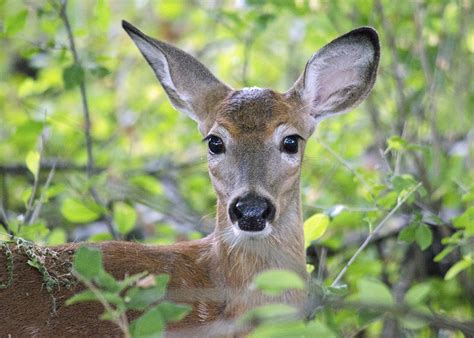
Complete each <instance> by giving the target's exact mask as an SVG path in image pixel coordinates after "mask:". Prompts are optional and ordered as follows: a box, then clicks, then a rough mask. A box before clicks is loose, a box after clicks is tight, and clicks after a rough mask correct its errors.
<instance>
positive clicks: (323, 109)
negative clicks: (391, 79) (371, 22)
mask: <svg viewBox="0 0 474 338" xmlns="http://www.w3.org/2000/svg"><path fill="white" fill-rule="evenodd" d="M379 57H380V45H379V39H378V35H377V32H376V31H375V30H374V29H372V28H370V27H361V28H358V29H355V30H353V31H351V32H349V33H347V34H344V35H342V36H341V37H339V38H337V39H336V40H334V41H332V42H330V43H329V44H327V45H326V46H324V47H323V48H321V49H320V50H319V51H317V52H316V53H315V54H314V55H313V56H312V57H311V59H310V60H309V61H308V63H307V64H306V68H305V70H304V72H303V74H302V75H301V76H300V78H299V79H298V80H297V81H296V83H295V84H294V85H293V87H292V88H291V89H290V90H289V91H288V92H287V94H288V95H290V96H293V97H294V96H296V97H297V98H298V99H299V100H300V104H301V105H302V107H305V109H301V111H306V112H308V113H309V114H310V115H311V116H312V117H313V118H315V121H319V120H322V119H324V118H326V117H328V116H331V115H334V114H340V113H344V112H346V111H348V110H349V109H351V108H354V107H355V106H357V105H358V104H359V103H360V102H361V101H362V100H363V99H365V98H366V97H367V95H368V94H369V93H370V90H371V89H372V87H373V86H374V83H375V78H376V76H377V67H378V63H379Z"/></svg>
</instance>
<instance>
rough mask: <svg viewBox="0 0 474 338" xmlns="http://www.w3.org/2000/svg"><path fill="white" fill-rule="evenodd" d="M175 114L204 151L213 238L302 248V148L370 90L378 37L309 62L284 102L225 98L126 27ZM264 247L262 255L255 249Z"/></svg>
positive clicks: (370, 33)
mask: <svg viewBox="0 0 474 338" xmlns="http://www.w3.org/2000/svg"><path fill="white" fill-rule="evenodd" d="M123 27H124V29H125V30H126V31H127V33H128V34H129V35H130V37H131V38H132V39H133V41H134V42H135V44H136V45H137V47H138V48H139V50H140V51H141V53H142V54H143V56H144V57H145V59H146V60H147V61H148V63H149V64H150V66H151V68H152V69H153V71H154V72H155V74H156V76H157V78H158V80H159V81H160V82H161V84H162V86H163V88H164V89H165V91H166V93H167V94H168V96H169V99H170V100H171V102H172V104H173V105H174V107H175V108H176V109H177V110H180V111H182V112H184V113H186V114H188V115H189V116H190V117H191V118H192V119H194V120H196V121H197V123H198V125H199V130H200V132H201V133H202V135H203V136H204V140H205V141H206V142H207V143H208V147H209V153H208V166H209V173H210V176H211V180H212V184H213V186H214V188H215V190H216V192H217V196H218V207H217V210H218V212H217V220H218V221H217V227H216V231H215V233H217V234H218V235H220V236H221V238H223V239H224V240H225V241H227V243H228V244H230V245H232V246H235V245H245V243H249V242H252V247H253V248H257V249H258V247H261V246H264V244H265V243H268V242H271V243H273V244H276V243H282V240H283V241H284V242H283V243H285V242H287V241H289V240H290V239H295V242H296V243H298V244H297V245H296V250H297V251H298V252H300V253H302V252H303V251H304V248H303V231H302V220H301V206H300V204H301V203H300V192H299V181H300V171H301V163H302V160H303V153H304V148H305V144H306V142H307V140H308V139H309V137H310V136H311V134H312V133H313V131H314V129H315V126H316V125H317V124H318V122H319V121H321V120H322V119H324V118H326V117H329V116H333V115H336V114H340V113H343V112H346V111H348V110H349V109H351V108H353V107H355V106H356V105H358V104H359V103H360V102H361V101H362V100H363V99H364V98H365V97H366V96H367V95H368V94H369V92H370V90H371V89H372V87H373V85H374V82H375V78H376V73H377V66H378V61H379V42H378V37H377V33H376V32H375V31H374V30H373V29H372V28H368V27H362V28H359V29H356V30H353V31H351V32H349V33H347V34H345V35H343V36H341V37H339V38H337V39H336V40H334V41H332V42H331V43H329V44H328V45H326V46H325V47H323V48H322V49H320V50H319V51H318V52H316V53H315V54H314V55H313V56H312V57H311V58H310V60H309V61H308V63H307V64H306V67H305V69H304V72H303V73H302V75H301V76H300V78H299V79H298V80H297V81H296V83H295V84H294V85H293V87H292V88H290V89H289V90H288V91H287V92H286V93H277V92H275V91H273V90H271V89H262V88H256V87H254V88H244V89H241V90H234V89H231V88H230V87H229V86H227V85H225V84H223V83H222V82H220V81H219V80H218V79H217V78H216V77H214V76H213V75H212V74H211V72H210V71H209V70H208V69H207V68H206V67H205V66H204V65H202V64H201V63H200V62H199V61H198V60H196V59H195V58H193V57H192V56H191V55H189V54H187V53H185V52H183V51H181V50H179V49H177V48H175V47H173V46H170V45H169V44H166V43H164V42H161V41H158V40H155V39H152V38H150V37H148V36H146V35H145V34H143V33H142V32H141V31H139V30H138V29H137V28H135V27H134V26H132V25H131V24H129V23H128V22H125V21H124V22H123ZM259 244H261V245H259Z"/></svg>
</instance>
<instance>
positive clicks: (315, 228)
mask: <svg viewBox="0 0 474 338" xmlns="http://www.w3.org/2000/svg"><path fill="white" fill-rule="evenodd" d="M328 225H329V217H328V215H326V214H315V215H313V216H311V217H310V218H308V219H307V220H306V221H305V222H304V238H305V247H308V246H309V245H310V244H311V242H312V241H315V240H317V239H318V238H320V237H321V236H322V235H324V233H325V232H326V229H327V227H328Z"/></svg>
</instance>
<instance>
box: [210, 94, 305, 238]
mask: <svg viewBox="0 0 474 338" xmlns="http://www.w3.org/2000/svg"><path fill="white" fill-rule="evenodd" d="M291 103H292V102H291V100H288V99H287V98H286V97H285V95H282V94H278V93H275V92H273V91H271V90H269V89H260V88H247V89H243V90H239V91H232V92H230V93H229V95H228V96H227V97H226V98H225V99H224V100H223V101H222V103H221V104H220V105H219V106H218V107H217V109H216V113H215V117H213V118H212V122H211V123H209V126H207V127H206V130H205V133H206V138H205V140H206V141H207V143H208V148H209V153H208V163H209V173H210V175H211V179H212V182H213V185H214V188H215V190H216V192H217V194H218V197H219V202H220V203H221V204H223V205H225V209H226V212H225V215H220V217H225V218H226V219H227V221H228V223H230V224H231V226H232V229H233V231H234V233H235V235H237V236H238V235H241V236H248V237H254V238H255V237H257V238H258V237H264V236H266V235H267V234H269V233H270V232H271V231H272V229H273V226H274V224H275V223H278V220H279V215H280V211H281V210H285V208H286V207H287V206H288V203H290V202H291V201H292V200H294V197H295V196H294V195H295V193H297V192H298V187H299V176H300V165H301V161H302V159H303V151H304V143H305V140H306V139H307V138H308V137H309V136H310V134H311V132H312V130H311V129H312V126H311V123H309V122H310V121H305V119H304V115H303V116H298V115H297V114H295V109H297V107H295V106H294V105H292V104H291Z"/></svg>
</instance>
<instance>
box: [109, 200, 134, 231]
mask: <svg viewBox="0 0 474 338" xmlns="http://www.w3.org/2000/svg"><path fill="white" fill-rule="evenodd" d="M136 221H137V213H136V211H135V209H134V208H133V207H131V206H129V205H128V204H126V203H123V202H116V203H114V222H115V224H117V230H118V231H119V232H120V233H121V234H124V235H125V234H127V233H129V232H130V231H131V230H133V228H134V226H135V222H136Z"/></svg>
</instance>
